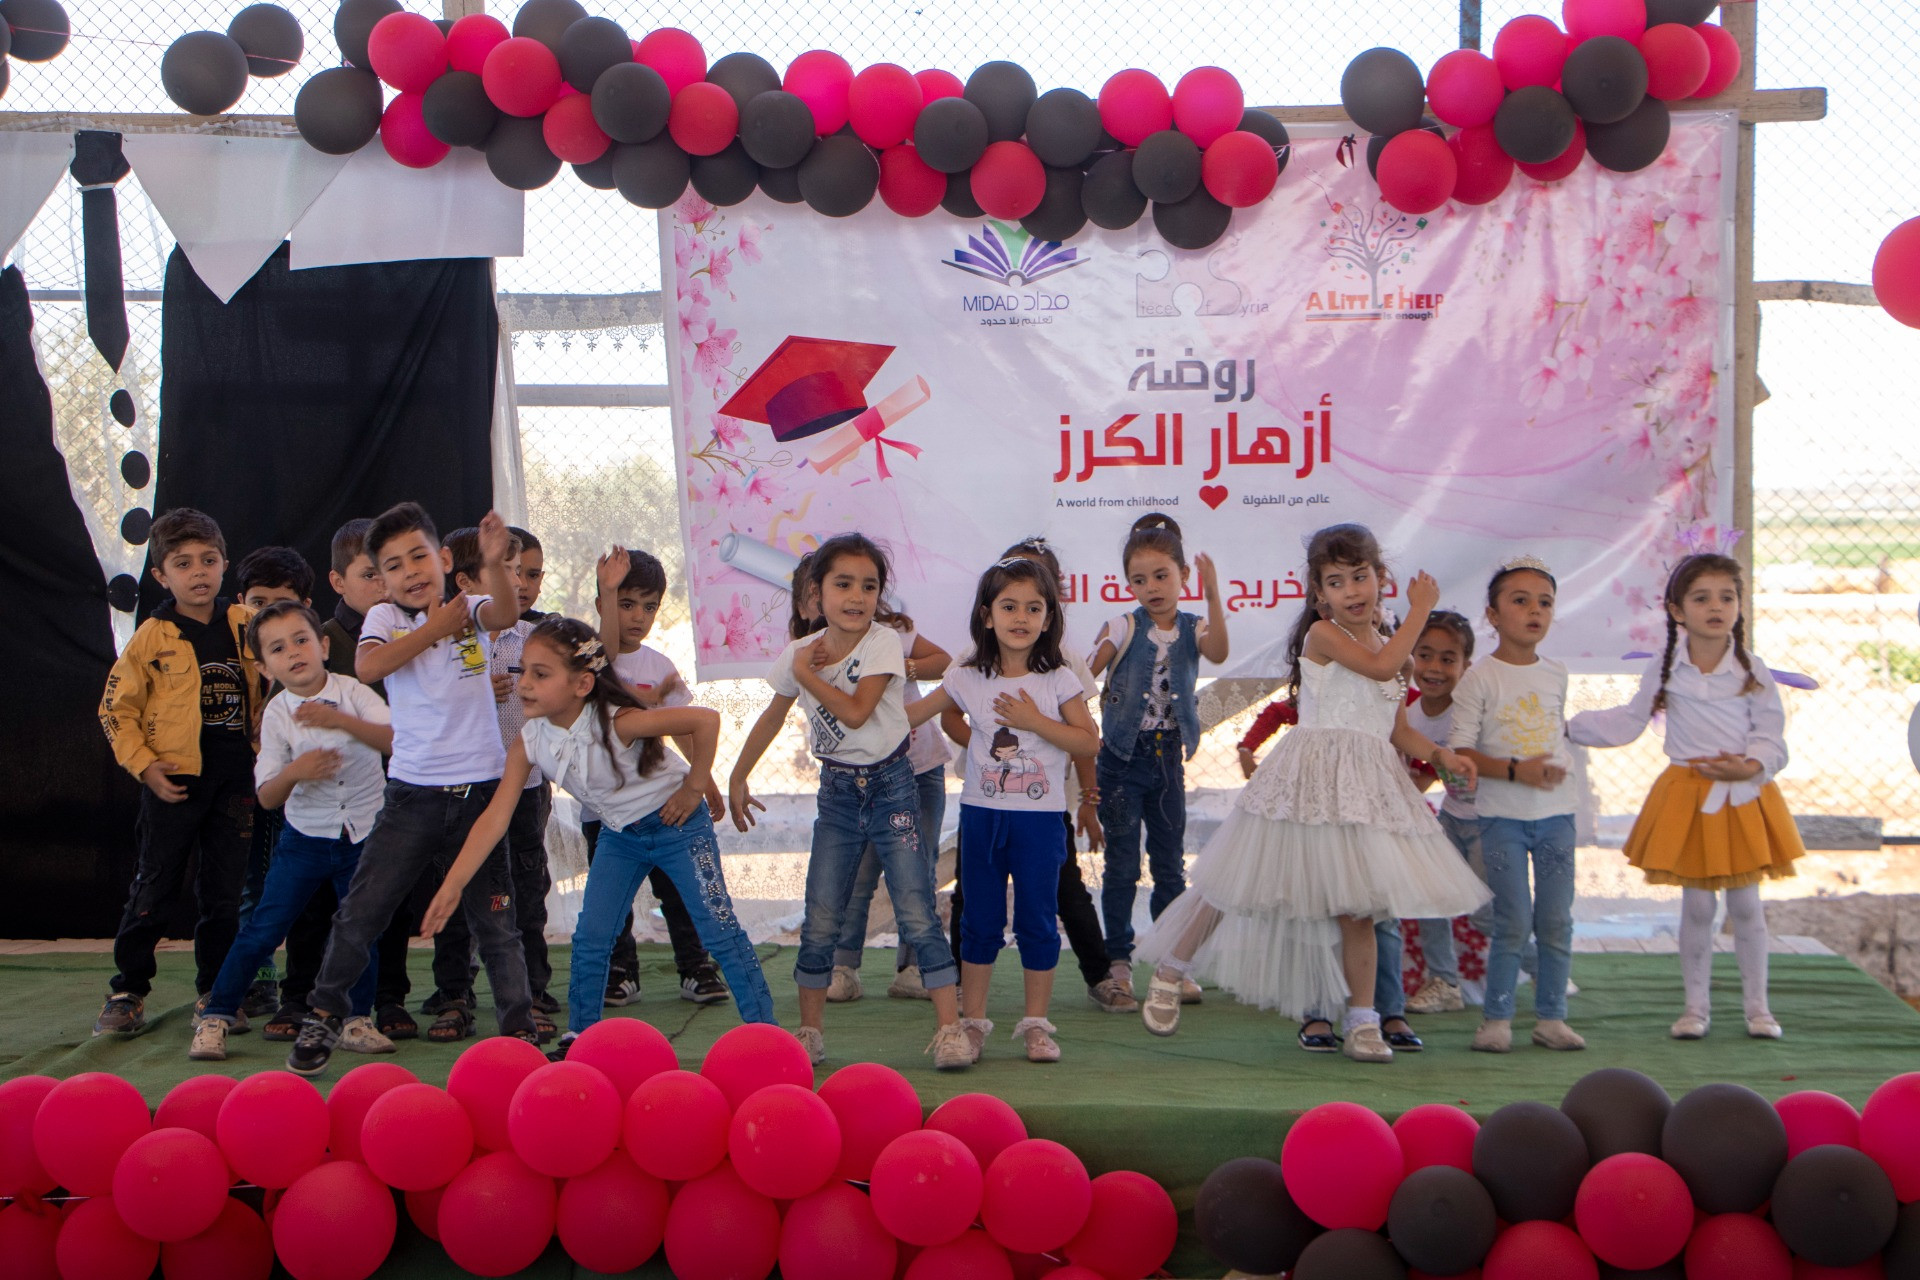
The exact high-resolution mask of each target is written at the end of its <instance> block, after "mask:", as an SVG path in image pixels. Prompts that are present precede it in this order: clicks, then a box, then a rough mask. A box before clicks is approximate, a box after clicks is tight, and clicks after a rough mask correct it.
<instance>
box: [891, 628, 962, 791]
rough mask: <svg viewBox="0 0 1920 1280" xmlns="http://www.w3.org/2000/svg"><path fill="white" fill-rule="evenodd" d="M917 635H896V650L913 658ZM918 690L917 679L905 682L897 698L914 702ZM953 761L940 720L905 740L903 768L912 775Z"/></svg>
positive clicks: (912, 633) (922, 726)
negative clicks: (905, 754)
mask: <svg viewBox="0 0 1920 1280" xmlns="http://www.w3.org/2000/svg"><path fill="white" fill-rule="evenodd" d="M919 638H920V637H919V635H918V634H917V633H915V632H912V631H903V632H901V633H900V650H901V652H902V653H905V654H907V655H908V656H909V657H911V656H912V655H913V646H914V644H915V643H916V642H917V641H918V640H919ZM921 692H922V690H921V688H920V682H919V681H918V680H908V681H906V682H905V683H904V684H903V685H902V687H901V696H902V697H903V698H904V699H905V700H906V701H908V702H917V701H919V699H920V694H921ZM951 759H953V752H951V751H949V750H947V735H946V734H944V733H942V732H940V721H939V720H937V719H934V720H929V721H927V722H926V723H925V724H923V725H921V726H919V727H918V728H916V729H915V730H914V731H913V734H912V736H911V737H909V738H908V739H907V765H908V767H910V768H911V769H912V770H913V772H914V775H915V776H916V777H918V776H919V775H920V774H923V773H925V772H927V771H928V770H929V769H944V768H946V767H947V761H949V760H951Z"/></svg>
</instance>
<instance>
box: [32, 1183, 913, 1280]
mask: <svg viewBox="0 0 1920 1280" xmlns="http://www.w3.org/2000/svg"><path fill="white" fill-rule="evenodd" d="M59 1240H60V1211H59V1210H58V1209H55V1208H54V1207H53V1206H52V1205H48V1204H36V1203H32V1202H24V1201H23V1202H21V1203H18V1204H12V1205H8V1206H7V1207H5V1208H0V1258H5V1259H6V1260H7V1266H8V1267H10V1268H11V1270H10V1271H9V1272H8V1273H7V1274H8V1275H9V1276H10V1277H12V1280H60V1264H59V1263H58V1262H57V1261H56V1260H55V1255H56V1252H57V1250H58V1248H59ZM889 1243H891V1239H889ZM892 1276H893V1266H892V1264H891V1263H889V1264H888V1266H887V1273H886V1275H885V1276H884V1277H880V1278H879V1280H892ZM169 1280H171V1277H170V1278H169ZM263 1280H264V1276H263Z"/></svg>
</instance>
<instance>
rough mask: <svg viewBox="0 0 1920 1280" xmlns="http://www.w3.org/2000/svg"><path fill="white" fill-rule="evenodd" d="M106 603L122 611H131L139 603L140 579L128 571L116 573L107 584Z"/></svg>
mask: <svg viewBox="0 0 1920 1280" xmlns="http://www.w3.org/2000/svg"><path fill="white" fill-rule="evenodd" d="M107 603H108V604H110V605H112V606H113V607H114V608H116V609H118V610H119V611H120V612H122V613H132V612H133V607H134V606H135V605H136V604H138V603H140V580H139V579H138V578H136V577H134V576H133V575H132V574H130V573H116V574H114V575H113V581H112V582H109V583H108V584H107Z"/></svg>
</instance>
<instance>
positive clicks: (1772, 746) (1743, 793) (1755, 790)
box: [1567, 642, 1787, 813]
mask: <svg viewBox="0 0 1920 1280" xmlns="http://www.w3.org/2000/svg"><path fill="white" fill-rule="evenodd" d="M1747 661H1748V662H1750V663H1751V664H1752V665H1753V678H1754V679H1755V680H1757V681H1759V683H1760V687H1759V688H1758V689H1755V690H1754V691H1753V692H1751V693H1746V692H1742V690H1743V689H1744V687H1745V686H1746V683H1747V672H1746V669H1745V668H1743V667H1742V666H1741V665H1740V663H1739V660H1738V659H1736V658H1735V657H1734V656H1733V646H1732V645H1728V646H1727V651H1726V652H1725V653H1723V654H1721V655H1720V661H1719V662H1718V663H1717V664H1715V666H1714V668H1713V670H1711V671H1702V670H1700V668H1698V667H1696V666H1694V665H1693V659H1692V658H1690V657H1688V656H1687V646H1686V644H1685V643H1684V642H1682V643H1680V644H1676V645H1675V646H1674V650H1673V669H1672V671H1670V672H1669V673H1668V675H1667V706H1666V717H1667V742H1666V747H1667V759H1669V760H1671V761H1673V762H1674V763H1675V764H1686V763H1687V762H1688V761H1689V760H1698V759H1701V758H1703V757H1706V756H1717V755H1719V754H1720V753H1721V752H1723V751H1731V752H1733V753H1735V754H1736V755H1743V756H1751V757H1752V758H1753V759H1755V760H1757V761H1759V762H1760V772H1759V773H1757V774H1755V775H1754V776H1753V777H1751V778H1749V779H1747V780H1746V781H1745V782H1715V783H1714V784H1713V786H1712V787H1711V788H1709V789H1708V791H1707V796H1706V799H1705V800H1703V801H1701V803H1700V812H1702V813H1718V812H1719V811H1720V810H1721V808H1722V807H1723V806H1725V805H1729V804H1732V805H1743V804H1750V803H1752V802H1753V801H1754V800H1757V799H1758V798H1759V797H1760V789H1761V788H1762V787H1764V786H1766V785H1767V783H1769V782H1771V781H1773V777H1774V775H1775V774H1777V773H1779V772H1780V770H1782V769H1784V768H1786V767H1787V738H1786V729H1787V713H1786V709H1785V708H1784V707H1782V706H1781V705H1780V687H1779V686H1778V685H1776V684H1775V683H1774V681H1773V673H1772V672H1771V671H1769V670H1767V664H1766V663H1764V662H1762V661H1760V659H1758V658H1756V657H1754V656H1753V655H1752V654H1748V655H1747ZM1659 692H1660V659H1659V658H1655V659H1654V660H1653V661H1651V662H1649V663H1648V664H1647V669H1646V671H1645V673H1644V674H1642V675H1641V677H1640V687H1639V688H1638V689H1637V690H1635V691H1634V695H1633V700H1632V701H1631V702H1629V703H1627V704H1626V705H1625V706H1624V707H1609V708H1607V709H1606V710H1604V711H1582V712H1581V713H1580V714H1579V715H1577V716H1575V717H1574V718H1573V719H1572V720H1570V721H1568V723H1567V736H1568V737H1569V738H1571V739H1572V740H1573V741H1575V742H1577V743H1579V744H1580V745H1581V746H1583V747H1624V746H1626V745H1627V744H1628V743H1629V742H1632V741H1633V740H1634V739H1636V738H1638V737H1639V736H1640V735H1641V734H1642V733H1643V732H1645V730H1646V727H1647V722H1648V721H1649V720H1651V719H1652V718H1653V699H1654V695H1655V694H1657V693H1659Z"/></svg>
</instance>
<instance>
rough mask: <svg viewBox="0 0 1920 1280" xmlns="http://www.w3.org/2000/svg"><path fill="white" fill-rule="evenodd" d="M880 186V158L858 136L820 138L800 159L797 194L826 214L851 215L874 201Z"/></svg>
mask: <svg viewBox="0 0 1920 1280" xmlns="http://www.w3.org/2000/svg"><path fill="white" fill-rule="evenodd" d="M879 187H880V161H879V160H877V159H875V158H874V154H873V152H871V151H869V150H867V144H866V143H864V142H862V141H860V139H858V138H854V137H848V136H846V135H843V134H837V133H836V134H834V135H833V136H832V137H830V138H822V139H820V140H819V141H818V142H816V143H814V144H813V150H812V151H809V152H808V153H807V158H806V159H805V160H802V161H801V162H800V194H801V195H802V196H803V197H804V198H805V199H806V202H807V206H808V207H809V208H811V209H812V210H813V211H814V212H815V213H824V214H825V215H827V216H828V217H829V218H848V217H852V216H853V215H854V214H856V213H858V212H860V211H861V210H862V209H864V208H866V207H867V206H868V205H869V204H871V203H872V202H873V193H874V192H875V191H877V190H878V189H879Z"/></svg>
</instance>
